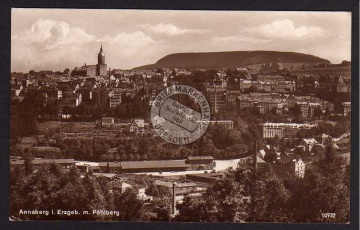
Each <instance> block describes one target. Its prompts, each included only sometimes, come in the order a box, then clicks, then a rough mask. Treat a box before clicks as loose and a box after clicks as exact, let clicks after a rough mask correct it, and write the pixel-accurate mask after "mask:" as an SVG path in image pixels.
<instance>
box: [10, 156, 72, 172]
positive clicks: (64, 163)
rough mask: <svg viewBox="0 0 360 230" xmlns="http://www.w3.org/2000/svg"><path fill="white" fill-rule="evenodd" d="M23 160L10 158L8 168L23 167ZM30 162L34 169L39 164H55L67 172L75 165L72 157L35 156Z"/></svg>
mask: <svg viewBox="0 0 360 230" xmlns="http://www.w3.org/2000/svg"><path fill="white" fill-rule="evenodd" d="M24 164H25V160H21V159H14V160H10V168H15V167H24ZM31 164H32V165H33V167H34V169H36V168H38V167H39V166H40V165H45V164H57V165H59V166H60V168H61V169H62V170H63V171H65V172H67V171H69V170H70V168H71V167H72V166H74V165H75V162H74V159H42V158H35V159H32V160H31Z"/></svg>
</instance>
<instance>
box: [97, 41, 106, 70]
mask: <svg viewBox="0 0 360 230" xmlns="http://www.w3.org/2000/svg"><path fill="white" fill-rule="evenodd" d="M98 65H105V53H104V52H103V48H102V44H101V47H100V52H99V54H98Z"/></svg>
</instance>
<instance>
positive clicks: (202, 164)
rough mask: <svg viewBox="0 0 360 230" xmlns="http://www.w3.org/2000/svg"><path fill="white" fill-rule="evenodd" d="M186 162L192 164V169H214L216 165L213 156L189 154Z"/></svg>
mask: <svg viewBox="0 0 360 230" xmlns="http://www.w3.org/2000/svg"><path fill="white" fill-rule="evenodd" d="M185 163H186V164H189V165H191V166H190V170H212V169H214V167H215V160H214V157H212V156H189V157H188V158H187V160H186V161H185Z"/></svg>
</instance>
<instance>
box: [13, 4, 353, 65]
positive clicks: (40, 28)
mask: <svg viewBox="0 0 360 230" xmlns="http://www.w3.org/2000/svg"><path fill="white" fill-rule="evenodd" d="M101 44H102V46H103V50H104V53H105V56H106V64H107V65H108V68H109V67H110V68H111V69H115V68H116V69H130V68H134V67H137V66H141V65H146V64H153V63H155V62H156V61H157V60H159V59H160V58H162V57H164V56H166V55H168V54H172V53H184V52H216V51H241V50H273V51H290V52H300V53H306V54H312V55H315V56H318V57H321V58H325V59H328V60H329V61H330V62H332V63H335V64H336V63H340V62H341V61H342V60H351V13H348V12H301V11H297V12H294V11H293V12H289V11H288V12H284V11H282V12H280V11H277V12H276V11H175V10H108V9H103V10H92V9H91V10H88V9H23V8H21V9H20V8H17V9H12V12H11V71H12V72H14V71H16V72H28V71H30V70H35V71H40V70H60V71H63V70H64V69H65V68H69V69H71V70H72V69H74V67H77V66H82V65H84V64H85V63H86V64H87V65H90V64H97V54H98V52H99V49H100V45H101Z"/></svg>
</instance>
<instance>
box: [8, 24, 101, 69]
mask: <svg viewBox="0 0 360 230" xmlns="http://www.w3.org/2000/svg"><path fill="white" fill-rule="evenodd" d="M95 39H96V38H95V36H93V35H90V34H88V33H87V32H86V31H85V30H83V29H81V28H78V27H72V26H70V25H69V24H68V23H66V22H64V21H56V20H52V19H39V20H37V21H36V22H35V23H34V24H32V25H31V26H30V27H29V28H28V29H26V30H23V31H19V32H18V33H16V34H15V35H13V36H12V37H11V60H12V68H14V69H19V70H20V71H28V70H29V68H30V69H55V68H56V69H58V70H62V69H64V68H66V67H70V66H71V65H73V64H74V63H77V62H79V60H81V58H83V57H84V53H87V52H89V48H88V47H87V45H88V44H91V43H92V42H93V41H95Z"/></svg>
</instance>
